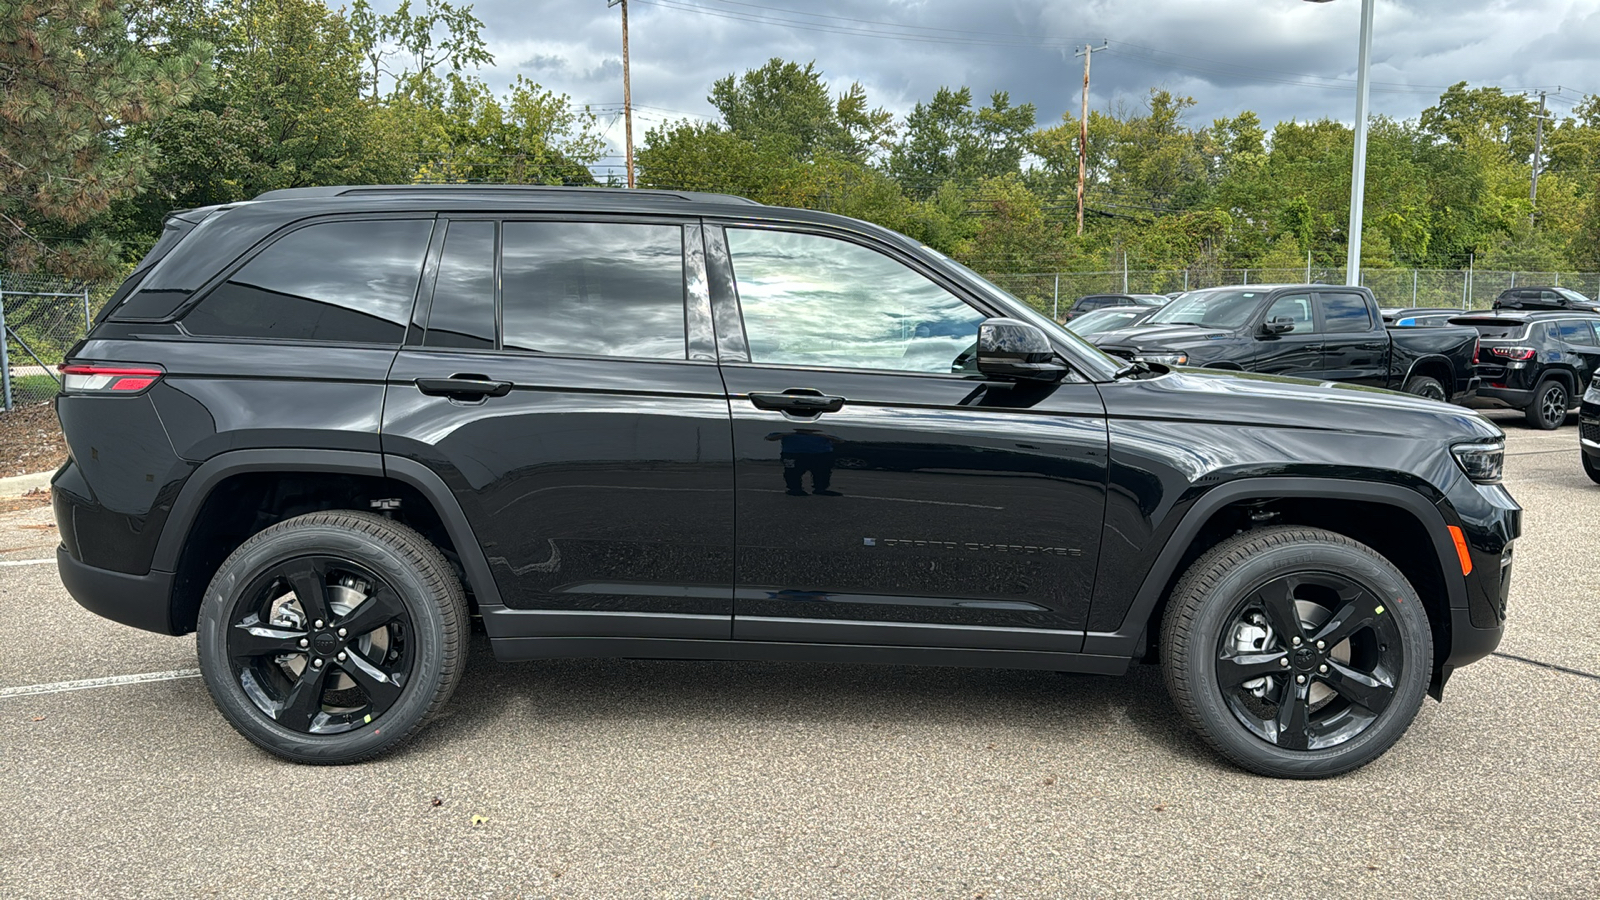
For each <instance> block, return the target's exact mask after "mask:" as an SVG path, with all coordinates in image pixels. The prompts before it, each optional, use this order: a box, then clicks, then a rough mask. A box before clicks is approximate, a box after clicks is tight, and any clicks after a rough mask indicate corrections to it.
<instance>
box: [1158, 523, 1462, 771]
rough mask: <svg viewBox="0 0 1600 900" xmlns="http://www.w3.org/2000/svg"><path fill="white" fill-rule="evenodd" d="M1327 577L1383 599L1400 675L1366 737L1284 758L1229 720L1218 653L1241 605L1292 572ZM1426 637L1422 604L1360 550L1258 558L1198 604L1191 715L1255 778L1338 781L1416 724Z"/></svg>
mask: <svg viewBox="0 0 1600 900" xmlns="http://www.w3.org/2000/svg"><path fill="white" fill-rule="evenodd" d="M1312 571H1315V572H1332V573H1335V574H1339V575H1342V576H1344V577H1347V578H1351V579H1353V580H1355V581H1356V582H1358V583H1360V584H1362V585H1363V586H1365V587H1366V588H1367V589H1368V590H1370V591H1372V592H1373V593H1374V594H1375V595H1376V596H1378V597H1381V598H1383V602H1384V605H1385V606H1386V607H1387V610H1386V612H1389V613H1390V614H1392V615H1394V617H1395V620H1396V622H1397V624H1398V627H1399V630H1400V635H1401V641H1402V650H1401V653H1402V657H1401V659H1402V662H1401V666H1402V671H1401V673H1400V677H1399V679H1398V681H1397V683H1396V684H1395V692H1394V696H1393V698H1392V699H1391V701H1390V704H1389V706H1388V707H1387V708H1385V709H1384V711H1383V712H1382V713H1381V714H1379V716H1378V717H1377V719H1376V720H1374V721H1373V722H1372V724H1370V725H1369V726H1368V727H1367V728H1366V730H1365V731H1363V732H1362V733H1361V734H1359V735H1356V736H1355V737H1353V738H1351V739H1350V740H1348V741H1345V742H1344V743H1342V744H1339V745H1338V746H1335V747H1329V748H1326V749H1323V750H1315V751H1293V750H1282V749H1279V748H1277V747H1275V746H1273V745H1271V744H1268V743H1267V742H1265V741H1263V740H1261V739H1260V738H1258V737H1256V736H1255V735H1254V734H1252V733H1251V732H1250V731H1249V730H1248V729H1246V728H1245V727H1244V725H1243V724H1241V723H1240V722H1239V720H1238V719H1237V718H1236V717H1235V716H1234V714H1233V711H1232V710H1230V709H1229V708H1228V705H1227V703H1226V701H1225V700H1224V699H1223V695H1222V690H1221V688H1220V687H1219V686H1218V684H1217V649H1218V647H1219V646H1220V641H1221V638H1222V632H1223V629H1224V628H1226V627H1227V624H1228V621H1229V620H1230V618H1231V616H1232V613H1233V611H1234V609H1235V608H1236V607H1237V605H1238V603H1239V601H1240V600H1241V599H1242V598H1244V597H1247V596H1249V594H1250V593H1251V592H1253V591H1255V590H1256V589H1257V588H1259V587H1260V586H1262V585H1264V584H1266V583H1267V582H1269V581H1271V580H1273V579H1275V578H1279V577H1281V576H1283V575H1290V574H1294V573H1295V572H1312ZM1391 601H1393V602H1392V603H1391ZM1432 643H1433V639H1432V633H1431V630H1430V628H1429V624H1428V618H1427V613H1426V611H1425V610H1424V609H1423V608H1422V601H1421V599H1420V598H1419V597H1418V596H1417V594H1416V592H1415V591H1414V590H1413V589H1412V588H1411V586H1410V585H1409V584H1407V583H1406V582H1405V580H1404V579H1403V578H1401V577H1399V576H1398V573H1396V572H1395V571H1394V570H1393V568H1392V567H1391V566H1389V565H1388V564H1387V562H1384V561H1381V559H1374V558H1373V556H1369V555H1368V553H1367V552H1363V551H1362V550H1361V549H1358V548H1356V547H1351V546H1347V545H1342V544H1335V543H1315V544H1309V543H1305V544H1298V545H1288V546H1282V547H1275V548H1272V549H1270V550H1267V551H1265V552H1262V553H1257V554H1255V555H1253V556H1251V557H1249V558H1248V559H1246V560H1245V561H1244V562H1242V563H1240V564H1239V565H1237V566H1235V567H1234V568H1233V569H1232V570H1230V571H1229V572H1228V573H1227V574H1226V575H1224V576H1223V577H1222V578H1221V579H1219V580H1218V581H1217V583H1216V585H1215V586H1214V589H1213V590H1212V592H1211V594H1210V596H1208V597H1207V598H1206V599H1205V601H1204V606H1203V608H1202V610H1201V612H1200V614H1199V615H1198V616H1197V617H1196V620H1195V626H1194V628H1193V630H1192V631H1191V633H1190V646H1189V647H1188V648H1187V654H1186V655H1187V659H1188V661H1189V666H1188V677H1189V678H1190V679H1191V681H1192V682H1194V683H1191V684H1190V685H1189V687H1190V690H1191V695H1192V696H1193V697H1194V698H1195V707H1196V713H1197V714H1198V715H1199V716H1200V717H1201V719H1202V720H1203V722H1204V723H1205V724H1206V726H1207V729H1206V730H1207V731H1208V732H1209V737H1210V738H1211V739H1213V740H1214V741H1216V742H1217V743H1218V744H1219V745H1220V747H1219V749H1222V750H1223V751H1224V752H1225V753H1226V754H1227V755H1229V756H1232V757H1234V758H1236V759H1243V760H1248V761H1250V763H1251V764H1252V767H1253V768H1256V769H1257V770H1258V771H1264V772H1268V773H1270V774H1276V775H1287V776H1291V777H1323V776H1329V775H1338V774H1342V773H1344V772H1348V771H1350V770H1352V769H1355V768H1358V767H1360V766H1362V765H1365V764H1366V763H1368V762H1370V761H1372V760H1373V759H1376V758H1377V757H1378V756H1380V755H1382V754H1383V752H1384V751H1385V750H1387V749H1388V748H1389V747H1390V746H1392V745H1393V744H1394V743H1395V742H1396V741H1398V740H1399V739H1400V737H1401V735H1403V734H1404V733H1405V731H1406V729H1407V728H1408V727H1409V726H1410V724H1411V721H1412V719H1413V718H1414V717H1415V716H1416V711H1417V709H1418V708H1419V707H1420V706H1421V705H1422V699H1423V697H1424V696H1425V695H1426V693H1427V688H1428V681H1429V678H1430V677H1431V674H1432V664H1433V653H1432Z"/></svg>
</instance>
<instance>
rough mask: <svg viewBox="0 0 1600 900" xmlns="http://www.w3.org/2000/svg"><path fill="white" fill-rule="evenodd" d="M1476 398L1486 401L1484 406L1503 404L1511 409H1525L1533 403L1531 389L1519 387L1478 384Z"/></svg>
mask: <svg viewBox="0 0 1600 900" xmlns="http://www.w3.org/2000/svg"><path fill="white" fill-rule="evenodd" d="M1475 399H1477V400H1484V401H1488V402H1487V403H1485V404H1484V405H1485V406H1495V405H1501V404H1503V405H1505V406H1509V407H1511V408H1512V409H1527V408H1528V407H1530V406H1532V405H1533V391H1532V390H1522V389H1521V388H1507V387H1490V386H1488V385H1483V384H1480V385H1479V386H1478V393H1477V395H1476V397H1475Z"/></svg>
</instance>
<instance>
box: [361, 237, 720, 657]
mask: <svg viewBox="0 0 1600 900" xmlns="http://www.w3.org/2000/svg"><path fill="white" fill-rule="evenodd" d="M443 225H444V227H443V229H442V231H443V236H442V240H441V241H438V242H436V245H435V247H434V248H433V259H434V262H433V263H432V264H431V267H430V275H429V277H428V278H427V279H425V280H426V281H431V283H432V303H431V306H429V307H427V308H426V309H420V308H419V316H422V317H423V318H421V319H420V322H419V327H416V328H414V329H413V334H414V337H413V338H412V339H410V340H409V341H408V346H407V347H405V348H404V349H403V350H402V351H401V352H400V354H399V357H398V358H397V359H396V361H395V366H394V370H393V372H392V373H391V376H390V378H389V390H388V397H387V403H386V406H385V410H384V435H383V446H384V450H385V452H386V453H388V454H392V455H398V456H403V457H408V458H410V459H413V460H416V461H417V462H420V463H422V464H423V465H425V466H427V467H428V468H430V469H432V470H433V471H434V472H435V473H437V474H438V475H439V476H440V477H441V478H442V479H443V480H444V482H445V483H446V484H447V485H449V487H450V489H451V490H452V491H453V492H454V493H455V496H456V498H457V499H458V500H459V501H460V503H461V506H462V509H463V510H464V512H465V513H466V516H467V518H468V519H469V520H470V522H471V524H472V528H473V530H474V532H475V534H476V537H477V540H478V542H479V544H480V546H481V547H482V549H483V553H484V556H485V557H486V558H487V559H488V562H489V565H490V568H491V570H492V572H493V575H494V578H495V582H496V585H497V587H498V588H499V591H500V594H501V597H502V599H503V601H504V603H505V605H506V606H507V607H509V610H494V611H492V612H493V613H494V615H493V616H491V615H489V614H488V612H486V615H485V618H486V620H488V619H494V620H496V623H497V624H491V625H490V630H491V634H495V633H497V631H496V629H500V630H499V631H498V633H500V634H513V633H516V634H536V635H539V636H551V637H554V636H597V637H598V636H615V637H669V638H699V639H707V638H720V639H726V638H727V637H728V632H729V628H730V623H731V619H730V616H731V611H732V590H733V557H732V552H733V489H732V485H733V480H732V479H733V469H732V460H731V457H730V448H731V440H730V434H729V424H728V402H727V398H726V396H725V395H724V392H723V389H722V381H721V377H720V376H719V375H718V372H717V366H716V362H715V348H714V344H713V341H712V338H711V330H710V311H709V303H708V301H707V299H706V291H705V277H704V250H703V244H702V243H701V240H700V230H699V227H698V225H697V224H695V223H692V222H687V221H683V220H670V219H649V218H639V219H618V218H615V217H613V218H609V219H606V220H603V221H601V220H596V219H593V218H589V219H585V218H583V217H578V216H566V217H533V216H529V217H523V218H518V217H507V218H504V219H503V220H502V219H496V218H462V217H457V218H452V219H450V220H449V221H448V222H445V223H443ZM510 623H516V624H510Z"/></svg>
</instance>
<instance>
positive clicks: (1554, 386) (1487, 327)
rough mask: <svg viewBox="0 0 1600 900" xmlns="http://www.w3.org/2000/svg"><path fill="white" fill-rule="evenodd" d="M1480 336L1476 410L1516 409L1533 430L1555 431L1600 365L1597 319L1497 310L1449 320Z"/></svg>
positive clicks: (1576, 314)
mask: <svg viewBox="0 0 1600 900" xmlns="http://www.w3.org/2000/svg"><path fill="white" fill-rule="evenodd" d="M1454 321H1455V322H1456V323H1458V324H1461V325H1470V326H1472V327H1473V328H1476V329H1477V330H1478V333H1479V334H1480V335H1482V349H1481V350H1480V352H1479V354H1478V360H1479V363H1478V377H1479V380H1480V383H1479V386H1478V394H1477V398H1476V400H1475V401H1474V405H1476V406H1488V407H1496V406H1498V407H1510V408H1512V409H1520V410H1522V412H1523V415H1525V416H1526V417H1527V420H1528V424H1529V425H1531V426H1533V427H1534V428H1541V429H1546V430H1548V429H1552V428H1558V427H1560V426H1561V424H1562V423H1563V422H1565V421H1566V420H1567V412H1568V410H1570V409H1572V407H1573V406H1575V405H1577V402H1578V401H1577V398H1578V397H1580V396H1581V395H1582V394H1583V393H1584V391H1586V390H1587V389H1588V387H1589V383H1590V381H1591V380H1592V379H1593V378H1594V374H1595V370H1596V368H1597V367H1600V337H1597V333H1596V326H1597V325H1600V316H1595V315H1591V314H1588V313H1571V312H1567V313H1553V312H1521V311H1515V310H1501V311H1499V312H1495V313H1484V314H1480V315H1475V316H1458V317H1456V319H1455V320H1454Z"/></svg>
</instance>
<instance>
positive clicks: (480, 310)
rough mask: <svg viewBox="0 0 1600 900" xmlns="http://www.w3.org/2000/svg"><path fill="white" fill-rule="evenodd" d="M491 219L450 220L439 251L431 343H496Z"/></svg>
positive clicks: (473, 346) (430, 315)
mask: <svg viewBox="0 0 1600 900" xmlns="http://www.w3.org/2000/svg"><path fill="white" fill-rule="evenodd" d="M494 230H495V223H494V222H451V223H450V230H449V231H447V232H445V237H444V252H443V253H441V254H440V256H439V278H438V280H437V281H435V282H434V287H433V306H432V308H431V309H430V310H429V312H428V334H427V337H426V338H424V340H423V344H425V345H426V346H429V347H463V348H469V349H480V350H481V349H493V348H494V237H495V235H494Z"/></svg>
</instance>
